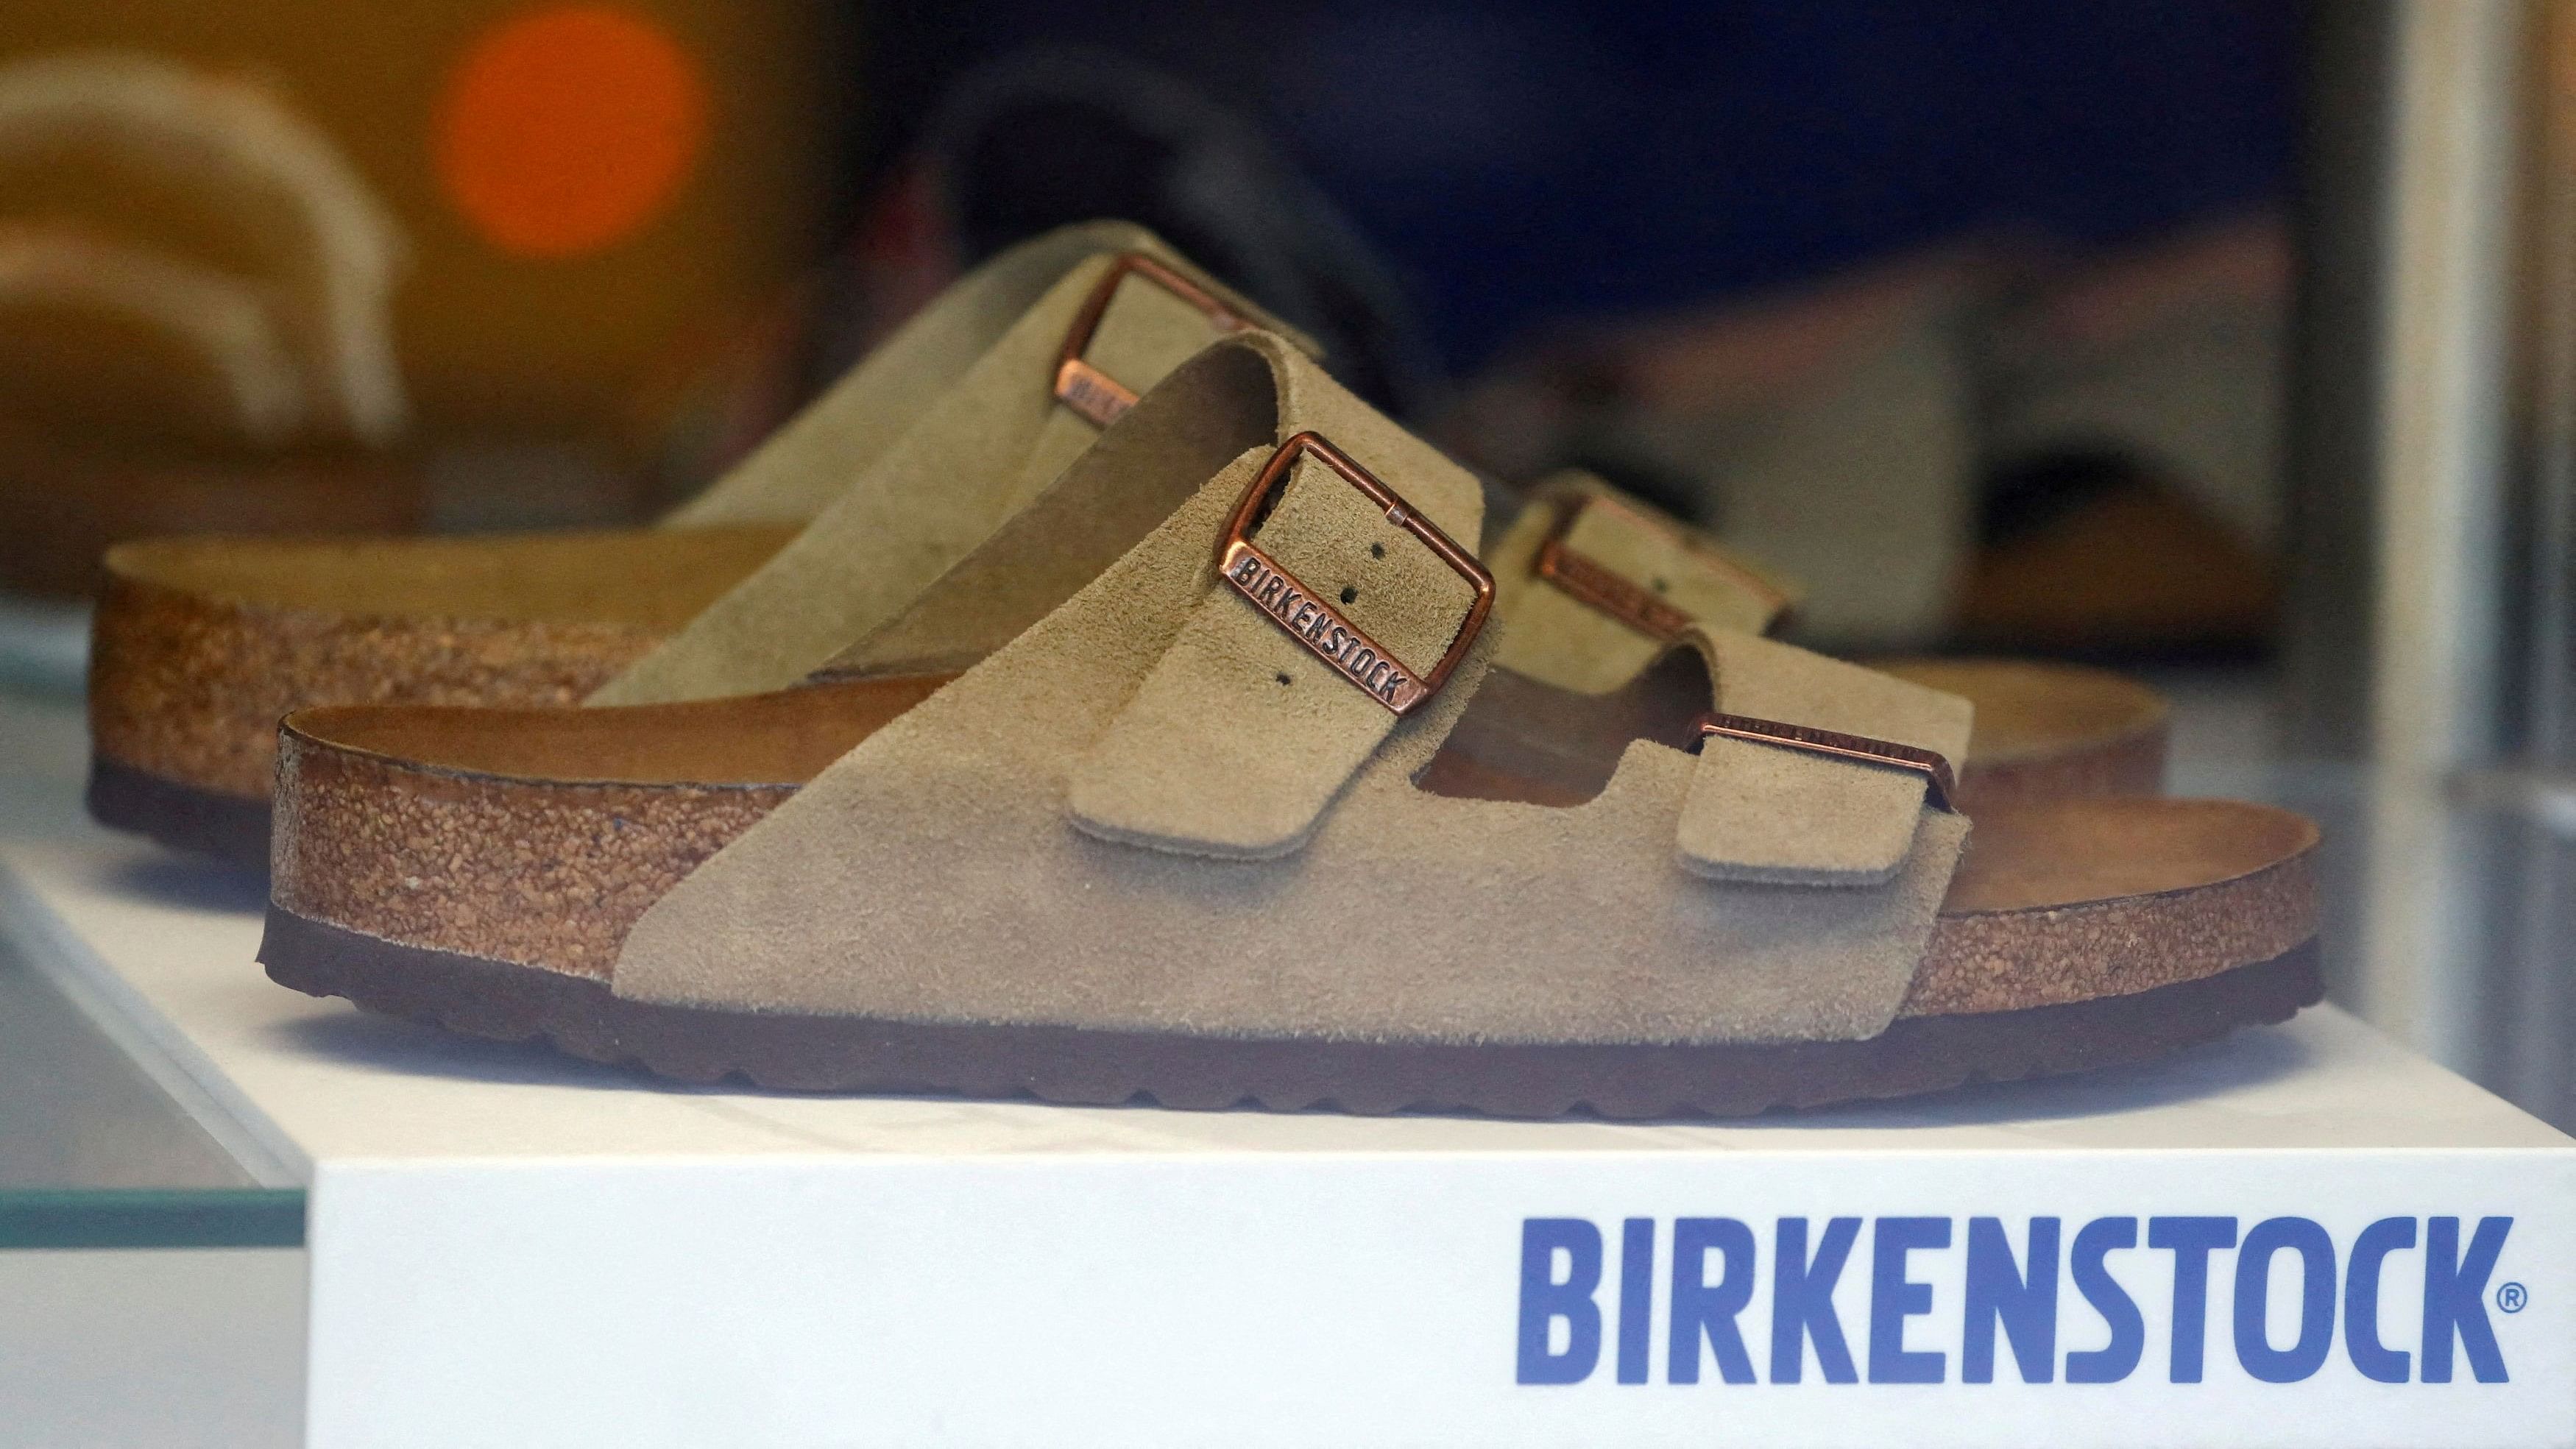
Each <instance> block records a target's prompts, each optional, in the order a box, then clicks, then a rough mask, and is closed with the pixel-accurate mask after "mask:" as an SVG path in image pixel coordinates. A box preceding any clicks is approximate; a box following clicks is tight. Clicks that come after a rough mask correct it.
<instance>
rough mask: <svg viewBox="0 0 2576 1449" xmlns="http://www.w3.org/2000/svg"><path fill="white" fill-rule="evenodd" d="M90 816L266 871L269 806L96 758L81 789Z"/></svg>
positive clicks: (173, 846) (176, 846) (115, 827)
mask: <svg viewBox="0 0 2576 1449" xmlns="http://www.w3.org/2000/svg"><path fill="white" fill-rule="evenodd" d="M82 799H83V802H84V803H85V804H87V805H88V807H89V814H90V818H91V819H93V820H95V821H97V822H98V823H99V824H101V825H104V826H107V827H108V828H110V829H113V830H126V831H131V832H133V833H134V834H137V835H141V836H144V837H146V838H148V839H150V840H151V841H153V842H154V843H155V844H158V845H166V846H168V847H169V848H171V849H172V850H184V851H186V852H188V853H189V854H191V855H207V856H212V857H214V858H215V859H217V860H220V861H222V862H223V863H224V864H226V865H237V866H241V867H244V868H246V869H250V870H266V869H268V824H269V806H268V801H266V800H264V799H263V800H245V799H243V798H242V797H241V796H239V795H226V794H223V793H221V792H219V791H215V790H202V789H199V788H197V787H196V786H194V785H183V784H181V783H179V782H178V781H176V780H165V779H163V778H161V777H160V776H159V775H155V774H153V773H152V772H150V771H148V770H138V769H136V768H134V767H133V766H132V765H121V764H118V763H117V762H116V761H114V760H110V759H105V758H102V757H97V756H93V757H92V758H91V760H90V763H89V787H88V789H86V790H85V791H83V792H82Z"/></svg>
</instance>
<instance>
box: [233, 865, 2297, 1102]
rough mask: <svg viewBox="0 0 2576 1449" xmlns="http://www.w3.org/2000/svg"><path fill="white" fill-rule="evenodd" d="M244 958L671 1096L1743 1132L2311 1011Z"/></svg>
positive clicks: (410, 954) (2184, 989)
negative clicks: (1501, 1021)
mask: <svg viewBox="0 0 2576 1449" xmlns="http://www.w3.org/2000/svg"><path fill="white" fill-rule="evenodd" d="M259 959H260V961H261V962H262V963H263V964H265V965H266V966H267V968H268V974H269V976H270V978H271V979H273V980H275V981H276V982H278V983H279V984H280V985H283V986H288V987H292V988H294V989H295V990H298V991H302V992H305V993H307V994H309V995H314V996H338V997H345V998H347V999H348V1000H350V1001H352V1002H354V1003H356V1004H357V1005H359V1006H360V1007H363V1008H365V1009H367V1010H370V1011H376V1012H381V1013H385V1014H388V1015H393V1016H401V1017H408V1018H411V1019H413V1020H418V1021H425V1022H429V1023H432V1024H434V1025H438V1026H442V1027H445V1028H447V1029H449V1030H452V1031H458V1032H463V1033H465V1034H468V1035H471V1036H478V1037H487V1038H490V1039H493V1040H497V1041H526V1040H530V1039H535V1038H543V1039H545V1040H548V1041H550V1042H552V1043H553V1044H554V1045H555V1046H556V1047H557V1048H559V1049H561V1050H563V1051H565V1052H568V1053H570V1054H571V1055H573V1056H576V1057H581V1058H584V1059H587V1060H590V1061H595V1062H603V1063H609V1064H625V1063H637V1064H640V1065H642V1066H643V1067H644V1068H645V1069H647V1070H648V1071H651V1072H654V1073H656V1074H658V1075H661V1076H665V1077H671V1078H675V1079H678V1080H681V1081H689V1082H702V1083H703V1082H716V1081H721V1080H723V1079H724V1078H726V1077H728V1076H734V1077H740V1078H743V1079H745V1080H747V1081H749V1082H751V1083H752V1084H754V1085H756V1086H761V1087H767V1088H774V1089H781V1090H789V1091H815V1092H884V1093H922V1092H928V1093H939V1094H950V1095H961V1096H968V1097H989V1098H1035V1099H1036V1100H1039V1101H1044V1102H1058V1103H1067V1104H1082V1105H1095V1106H1097V1105H1116V1104H1123V1103H1129V1102H1134V1101H1137V1100H1140V1099H1142V1100H1149V1101H1152V1102H1155V1103H1158V1104H1160V1105H1162V1106H1165V1107H1180V1108H1198V1109H1221V1108H1230V1107H1238V1106H1244V1105H1255V1106H1260V1107H1265V1108H1269V1109H1272V1110H1279V1111H1298V1110H1307V1109H1315V1108H1325V1109H1336V1110H1340V1111H1344V1112H1352V1113H1359V1114H1366V1115H1377V1114H1383V1113H1390V1112H1401V1111H1409V1110H1427V1111H1465V1112H1476V1113H1483V1114H1488V1115H1493V1116H1500V1117H1531V1118H1545V1117H1561V1116H1565V1115H1568V1114H1570V1113H1574V1112H1578V1111H1588V1112H1590V1113H1593V1114H1596V1115H1598V1116H1602V1117H1609V1118H1645V1117H1670V1116H1688V1115H1694V1114H1697V1115H1708V1116H1720V1117H1734V1116H1749V1115H1752V1114H1754V1113H1758V1112H1762V1111H1766V1110H1769V1109H1771V1108H1775V1107H1808V1106H1819V1105H1822V1104H1825V1103H1829V1102H1841V1101H1851V1100H1856V1099H1864V1098H1880V1097H1902V1096H1913V1095H1917V1094H1920V1093H1925V1092H1935V1091H1941V1090H1944V1089H1947V1088H1950V1087H1956V1086H1960V1085H1963V1084H1966V1083H1969V1082H1977V1081H2011V1080H2017V1079H2020V1078H2025V1077H2041V1076H2054V1075H2059V1074H2063V1073H2068V1072H2080V1071H2089V1070H2093V1069H2095V1068H2099V1067H2108V1066H2117V1065H2121V1064H2124V1063H2129V1062H2137V1061H2143V1060H2146V1059H2148V1058H2151V1057H2157V1056H2162V1055H2164V1054H2166V1053H2169V1052H2172V1051H2176V1050H2179V1049H2181V1048H2183V1047H2187V1046H2193V1045H2197V1044H2199V1043H2202V1042H2207V1041H2213V1040H2216V1039H2218V1038H2220V1037H2223V1036H2226V1035H2227V1034H2228V1033H2230V1032H2232V1031H2234V1030H2236V1029H2237V1028H2238V1027H2241V1026H2251V1025H2257V1024H2262V1023H2270V1022H2280V1021H2286V1020H2288V1019H2289V1018H2290V1017H2291V1016H2293V1015H2295V1014H2296V1013H2297V1012H2298V1011H2299V1010H2300V1009H2301V1008H2302V1007H2306V1006H2311V1005H2314V1004H2315V1003H2316V1002H2317V1001H2319V1000H2321V999H2322V998H2323V997H2324V994H2325V983H2324V978H2323V977H2322V975H2321V974H2320V973H2319V969H2318V956H2317V946H2316V942H2315V941H2314V940H2310V941H2307V942H2305V943H2303V944H2301V945H2299V946H2297V947H2295V948H2293V949H2292V950H2290V951H2288V952H2286V953H2284V954H2283V955H2281V956H2278V957H2276V958H2274V959H2272V960H2270V961H2265V962H2260V963H2256V964H2253V965H2247V966H2240V967H2236V968H2234V969H2232V970H2228V971H2223V972H2220V973H2218V974H2216V975H2213V976H2208V977H2204V978H2202V979H2200V980H2197V981H2187V982H2181V983H2177V984H2175V985H2171V986H2162V987H2158V988H2156V989H2154V990H2151V991H2143V992H2139V993H2137V994H2135V995H2130V996H2117V997H2104V998H2099V999H2096V1000H2092V1001H2083V1002H2074V1003H2069V1004H2064V1005H2056V1006H2039V1007H2030V1008H2027V1009H2024V1010H2019V1011H2002V1012H1989V1013H1983V1014H1979V1015H1967V1016H1920V1017H1904V1018H1900V1019H1899V1020H1898V1021H1897V1022H1896V1023H1895V1024H1894V1025H1893V1026H1891V1027H1889V1028H1888V1029H1887V1030H1886V1031H1885V1032H1882V1033H1881V1034H1879V1035H1878V1036H1875V1037H1872V1038H1869V1039H1868V1040H1865V1041H1838V1042H1799V1043H1791V1044H1785V1045H1753V1046H1743V1045H1717V1046H1667V1045H1646V1044H1637V1045H1562V1046H1559V1045H1528V1044H1518V1043H1493V1044H1474V1045H1469V1044H1451V1043H1429V1042H1393V1043H1390V1042H1363V1041H1342V1040H1327V1039H1320V1038H1238V1037H1210V1036H1185V1035H1180V1034H1176V1033H1161V1032H1142V1031H1126V1030H1093V1029H1089V1028H1080V1027H1057V1026H1020V1025H1001V1024H996V1025H965V1024H950V1023H923V1022H903V1021H886V1020H876V1019H869V1018H859V1017H819V1016H789V1015H773V1014H761V1013H750V1012H727V1011H710V1010H698V1009H691V1008H684V1007H673V1006H660V1005H654V1004H651V1003H646V1002H637V1001H628V1000H625V999H623V998H620V997H617V996H615V995H613V994H611V993H610V991H609V989H608V987H607V985H606V984H605V983H603V982H600V981H595V980H592V979H590V978H587V977H578V976H567V975H564V974H561V973H559V972H552V971H542V970H538V969H535V968H533V967H527V966H517V965H512V964H509V963H507V962H500V961H491V960H486V959H483V958H480V957H473V956H466V955H462V954H459V953H456V952H451V951H440V950H435V949H431V948H428V947H421V946H409V945H404V944H402V943H400V942H394V941H386V940H382V939H380V938H377V937H374V936H369V935H365V934H363V933H360V932H356V931H351V930H348V929H346V928H344V927H340V926H334V925H331V924H328V923H326V922H322V921H315V920H310V919H307V918H305V917H302V916H298V915H296V914H294V913H293V912H291V911H286V910H282V909H280V908H277V907H275V906H272V907H270V909H269V913H268V923H267V930H266V932H265V934H264V936H263V937H262V939H261V942H260V951H259Z"/></svg>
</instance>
